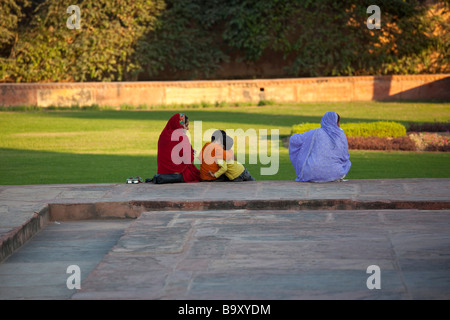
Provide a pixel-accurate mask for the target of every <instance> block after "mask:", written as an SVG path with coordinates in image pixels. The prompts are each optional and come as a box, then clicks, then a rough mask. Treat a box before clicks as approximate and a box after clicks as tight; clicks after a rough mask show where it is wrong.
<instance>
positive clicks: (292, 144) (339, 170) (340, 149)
mask: <svg viewBox="0 0 450 320" xmlns="http://www.w3.org/2000/svg"><path fill="white" fill-rule="evenodd" d="M337 119H338V115H337V113H336V112H334V111H328V112H327V113H325V114H324V116H323V117H322V121H321V122H320V128H319V129H312V130H309V131H308V132H305V133H297V134H294V135H292V136H291V138H290V139H289V158H290V159H291V162H292V165H293V166H294V169H295V172H296V174H297V178H296V179H295V181H305V182H306V181H310V182H328V181H335V180H339V179H341V178H343V177H345V175H346V174H347V173H348V171H349V170H350V166H351V162H350V160H349V158H350V155H349V153H348V143H347V137H346V136H345V133H344V130H342V129H341V128H339V127H338V126H337Z"/></svg>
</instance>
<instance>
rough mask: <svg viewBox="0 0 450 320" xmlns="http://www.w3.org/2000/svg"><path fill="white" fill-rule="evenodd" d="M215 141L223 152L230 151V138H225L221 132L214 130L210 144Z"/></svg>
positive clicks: (231, 144) (231, 142)
mask: <svg viewBox="0 0 450 320" xmlns="http://www.w3.org/2000/svg"><path fill="white" fill-rule="evenodd" d="M214 141H217V143H221V144H222V145H223V148H224V149H225V150H230V149H231V148H232V147H233V144H234V141H233V139H232V138H231V137H230V136H227V134H226V132H225V131H223V130H216V131H214V133H213V134H212V136H211V142H214Z"/></svg>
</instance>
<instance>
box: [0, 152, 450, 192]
mask: <svg viewBox="0 0 450 320" xmlns="http://www.w3.org/2000/svg"><path fill="white" fill-rule="evenodd" d="M0 159H1V166H0V185H27V184H78V183H125V181H126V179H127V178H128V177H129V176H140V177H142V178H143V179H146V178H151V177H153V175H154V174H155V173H156V171H157V163H156V156H135V155H130V156H127V155H99V154H74V153H59V152H48V151H33V150H19V149H5V148H4V149H0ZM246 159H247V160H248V157H247V158H246ZM350 160H351V162H352V167H351V169H350V172H349V174H348V175H347V178H348V179H398V178H450V166H448V163H449V162H450V153H448V152H447V153H437V152H423V153H421V152H382V151H355V150H351V151H350ZM244 165H245V167H246V168H247V169H248V170H249V172H250V173H251V174H252V176H253V177H255V178H256V180H294V179H295V171H294V168H293V166H292V164H291V162H290V159H289V155H288V154H287V153H286V152H280V154H279V162H278V171H276V172H275V174H272V175H261V172H262V171H261V169H262V168H268V167H269V166H270V165H271V164H270V165H266V164H265V165H262V164H261V163H259V162H258V163H256V164H245V163H244ZM197 167H199V165H197ZM187 187H188V186H187ZM299 187H300V186H299Z"/></svg>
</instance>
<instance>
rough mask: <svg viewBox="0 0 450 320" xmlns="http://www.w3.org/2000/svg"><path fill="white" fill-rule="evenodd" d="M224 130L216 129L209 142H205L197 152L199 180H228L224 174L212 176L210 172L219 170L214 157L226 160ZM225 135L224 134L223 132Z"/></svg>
mask: <svg viewBox="0 0 450 320" xmlns="http://www.w3.org/2000/svg"><path fill="white" fill-rule="evenodd" d="M224 134H225V132H224V131H223V130H216V131H214V133H213V134H212V136H211V142H207V143H205V145H204V146H203V148H202V152H201V153H200V154H199V157H198V158H199V160H200V161H201V165H200V179H201V181H208V182H211V181H214V182H223V181H230V180H229V179H228V177H227V176H226V175H224V174H223V175H221V176H220V177H218V178H216V177H215V176H212V175H211V174H210V172H212V173H216V172H217V171H219V169H220V167H219V165H218V164H217V163H216V157H217V158H218V159H223V160H226V156H227V152H230V151H226V150H223V143H222V140H223V138H222V137H223V135H224ZM225 135H226V134H225Z"/></svg>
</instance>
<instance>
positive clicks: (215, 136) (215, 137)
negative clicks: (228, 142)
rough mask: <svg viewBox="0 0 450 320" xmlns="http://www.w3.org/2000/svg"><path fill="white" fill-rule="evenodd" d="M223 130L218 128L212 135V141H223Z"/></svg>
mask: <svg viewBox="0 0 450 320" xmlns="http://www.w3.org/2000/svg"><path fill="white" fill-rule="evenodd" d="M222 137H223V134H222V130H216V131H214V132H213V134H212V136H211V142H214V141H216V140H217V142H222Z"/></svg>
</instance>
